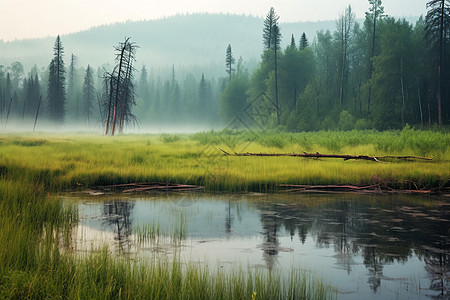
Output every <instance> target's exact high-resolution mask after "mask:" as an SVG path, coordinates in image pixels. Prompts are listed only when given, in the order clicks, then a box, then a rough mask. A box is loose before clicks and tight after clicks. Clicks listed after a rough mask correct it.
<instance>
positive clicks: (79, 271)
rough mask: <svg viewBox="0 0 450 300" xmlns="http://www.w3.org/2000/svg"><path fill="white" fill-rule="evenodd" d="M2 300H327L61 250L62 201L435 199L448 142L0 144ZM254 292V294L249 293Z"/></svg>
mask: <svg viewBox="0 0 450 300" xmlns="http://www.w3.org/2000/svg"><path fill="white" fill-rule="evenodd" d="M0 145H1V147H0V199H1V200H0V227H1V228H2V230H1V231H0V244H1V245H2V246H1V247H0V261H2V264H0V298H2V299H19V298H20V299H34V298H57V299H59V298H70V299H72V298H83V299H84V298H90V299H96V298H103V299H112V298H114V299H130V298H133V299H143V298H145V299H298V298H308V299H309V298H313V299H324V298H329V297H333V296H334V295H335V294H334V290H333V289H332V288H330V287H328V286H326V285H325V284H324V283H322V281H321V280H320V279H317V278H314V277H313V276H311V275H309V274H306V273H305V272H303V271H300V270H293V271H292V272H291V274H280V273H277V272H272V273H267V272H262V271H261V272H260V271H258V270H241V269H237V270H234V271H232V272H227V273H223V272H220V270H219V271H217V272H214V271H211V270H208V269H206V268H203V267H201V266H198V265H191V264H189V263H186V262H182V261H180V260H178V259H174V260H173V261H160V260H154V261H150V262H148V261H147V262H143V261H139V259H131V260H130V259H126V258H120V257H116V256H113V255H111V254H110V252H109V251H108V249H107V248H104V249H98V250H97V251H93V252H90V253H85V254H84V255H80V254H75V253H72V252H71V251H70V238H71V236H72V235H71V230H72V228H73V226H74V224H76V223H77V218H78V216H77V211H76V209H75V208H74V207H72V206H71V205H70V204H65V203H63V202H62V200H61V199H60V198H59V197H58V196H57V195H58V193H59V192H62V191H73V190H84V189H88V188H91V187H95V186H99V185H109V184H118V183H129V182H174V183H189V184H198V185H204V186H205V189H206V191H208V192H218V191H224V192H249V191H258V192H265V191H273V190H276V189H277V186H278V184H281V183H290V184H359V185H364V184H373V183H382V184H384V185H386V186H389V187H392V188H424V189H425V188H426V189H436V190H438V191H445V190H446V189H447V188H448V183H449V177H450V168H449V167H450V164H449V160H450V137H449V135H448V134H446V133H441V132H431V131H430V132H424V131H414V130H412V129H409V128H406V129H404V130H402V131H397V132H383V133H379V132H373V131H369V132H356V131H354V132H318V133H302V134H292V133H283V132H269V133H261V132H259V133H257V132H250V131H243V132H204V133H197V134H193V135H174V134H161V135H123V136H117V137H106V136H100V135H94V134H83V133H74V134H69V135H67V134H66V135H60V134H56V133H55V134H47V133H21V134H16V133H9V134H6V133H4V134H1V135H0ZM219 148H222V149H224V150H227V151H229V152H246V151H249V152H274V153H286V152H298V153H301V152H302V151H306V152H320V153H335V154H336V153H343V154H365V155H419V156H432V157H434V159H433V161H432V162H425V161H388V162H386V163H377V162H370V161H343V160H337V159H329V160H314V159H303V158H293V157H233V156H224V155H223V153H222V152H221V151H220V150H219ZM255 292H256V294H255Z"/></svg>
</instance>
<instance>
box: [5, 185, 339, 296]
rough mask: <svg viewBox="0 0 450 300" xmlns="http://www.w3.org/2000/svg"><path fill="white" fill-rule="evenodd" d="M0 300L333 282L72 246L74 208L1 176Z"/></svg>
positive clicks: (302, 287)
mask: <svg viewBox="0 0 450 300" xmlns="http://www.w3.org/2000/svg"><path fill="white" fill-rule="evenodd" d="M0 199H1V202H0V226H1V228H2V230H1V231H0V243H1V245H2V247H0V260H1V261H2V264H0V298H1V299H44V298H45V299H47V298H50V299H251V297H252V294H254V292H256V293H257V297H256V299H298V298H299V297H302V298H304V299H326V298H330V297H333V296H334V295H335V292H334V290H333V289H332V288H330V287H328V286H326V285H324V284H323V283H322V282H321V280H320V279H316V278H314V277H312V276H311V275H310V274H307V273H305V272H303V271H300V270H293V271H292V274H288V275H284V274H281V273H279V272H278V273H277V272H268V271H261V270H241V269H236V270H233V271H231V272H223V271H221V270H215V271H211V270H209V269H208V267H207V266H205V267H200V266H198V265H194V264H190V263H186V262H182V261H181V260H180V259H178V258H174V259H173V260H170V261H169V260H164V259H156V258H155V259H150V260H143V259H127V258H121V257H116V256H112V255H111V254H110V252H109V251H108V249H107V248H104V249H102V250H101V251H98V252H91V253H88V254H84V255H83V254H82V255H78V254H74V253H71V252H70V248H69V249H68V248H67V247H68V246H70V243H67V244H66V243H65V237H66V236H70V231H71V228H72V226H73V225H74V224H75V223H76V222H77V220H76V212H75V211H74V210H73V209H72V208H71V207H70V206H69V207H64V206H63V205H62V200H60V199H58V198H53V197H49V196H48V194H47V195H46V193H45V192H44V189H43V185H42V184H38V185H36V184H34V183H32V182H23V181H22V182H19V181H18V178H12V179H6V178H5V177H4V176H3V177H2V178H1V180H0Z"/></svg>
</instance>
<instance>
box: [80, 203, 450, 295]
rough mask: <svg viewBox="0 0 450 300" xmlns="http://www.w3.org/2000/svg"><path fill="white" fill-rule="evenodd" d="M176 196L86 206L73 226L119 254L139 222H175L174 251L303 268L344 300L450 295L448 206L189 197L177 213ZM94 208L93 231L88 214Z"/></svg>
mask: <svg viewBox="0 0 450 300" xmlns="http://www.w3.org/2000/svg"><path fill="white" fill-rule="evenodd" d="M174 197H175V198H176V197H177V196H175V195H172V196H161V197H157V198H153V199H133V200H126V201H121V200H119V199H115V200H108V201H104V202H102V203H98V204H93V205H86V204H83V205H84V206H83V209H85V210H86V211H87V213H86V214H85V215H88V216H89V215H90V216H92V217H87V218H86V219H85V220H84V221H82V222H81V223H80V226H85V227H89V228H92V229H93V230H94V229H95V230H99V227H101V226H103V227H104V228H103V229H101V230H107V231H111V232H113V233H114V240H115V241H114V243H115V245H116V246H117V247H118V249H119V250H120V251H121V252H122V253H123V252H133V251H136V247H137V248H139V245H136V243H135V241H136V239H134V238H132V237H133V235H135V234H136V228H139V226H141V225H142V224H158V225H159V226H160V227H161V232H166V234H169V235H170V232H171V230H170V228H174V227H179V226H182V227H183V228H181V229H180V230H181V231H183V235H181V236H180V238H181V239H183V240H184V243H183V245H184V246H185V247H181V249H180V251H186V252H188V251H190V254H188V255H186V257H189V258H191V259H195V258H198V259H199V260H201V259H205V257H206V256H214V257H213V258H212V260H218V261H220V264H223V263H224V262H229V261H232V260H235V261H240V262H243V261H244V262H247V263H248V264H249V265H250V266H259V265H260V264H261V263H262V264H264V265H265V267H266V268H268V269H273V268H281V269H283V268H284V269H286V270H289V269H290V268H291V267H292V266H293V265H294V266H295V265H302V266H303V267H305V266H306V267H307V268H309V269H311V270H313V271H316V272H318V273H320V274H321V275H323V277H324V279H325V280H328V281H329V282H330V283H331V284H333V285H335V286H338V287H339V289H340V292H341V296H342V298H354V299H358V298H361V297H363V296H370V295H377V296H379V297H383V298H392V297H394V296H395V295H397V296H398V295H403V296H405V295H406V297H408V298H413V299H414V298H423V297H428V298H438V299H439V298H446V297H447V298H448V297H450V292H449V290H450V283H449V277H450V266H449V252H450V251H449V249H450V236H449V235H450V203H449V202H448V201H445V200H439V199H426V198H425V199H424V198H417V197H414V198H406V197H398V196H396V197H394V196H383V197H380V196H361V195H339V196H338V195H333V196H331V195H325V196H314V195H313V196H307V195H295V196H293V195H290V196H289V195H265V196H248V195H247V196H235V195H234V196H230V195H220V196H214V195H213V196H201V197H200V198H199V197H198V195H196V196H188V197H197V198H196V199H195V201H192V203H194V204H193V205H191V206H188V207H186V206H183V207H180V206H177V205H176V203H178V202H177V201H176V199H175V200H174V199H173V198H174ZM182 197H186V196H185V195H184V196H182ZM168 200H171V201H168ZM98 207H101V210H102V218H100V219H101V220H102V221H101V222H100V224H102V225H100V226H99V225H98V224H97V223H96V222H95V220H96V216H97V214H95V213H93V211H95V210H96V209H97V208H98ZM80 215H83V213H82V212H81V213H80ZM180 219H181V220H182V222H180V221H179V220H180ZM174 224H179V225H174ZM164 228H166V230H164ZM178 245H180V244H178ZM141 252H142V249H141ZM141 252H140V253H141ZM365 289H367V291H366V290H365ZM340 298H341V297H340ZM401 298H402V297H401Z"/></svg>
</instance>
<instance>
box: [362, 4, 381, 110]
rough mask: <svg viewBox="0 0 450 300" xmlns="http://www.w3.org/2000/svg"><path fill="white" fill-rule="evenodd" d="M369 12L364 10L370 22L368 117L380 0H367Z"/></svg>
mask: <svg viewBox="0 0 450 300" xmlns="http://www.w3.org/2000/svg"><path fill="white" fill-rule="evenodd" d="M369 4H370V7H369V12H366V19H368V20H370V21H371V22H372V43H371V50H370V61H369V92H368V96H367V115H366V117H369V113H370V97H371V93H372V83H371V79H372V73H373V63H372V59H373V57H374V56H375V41H376V33H377V22H378V20H379V19H380V18H381V17H382V16H383V13H384V7H383V6H382V5H381V4H382V3H381V0H369Z"/></svg>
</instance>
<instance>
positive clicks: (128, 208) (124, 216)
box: [102, 199, 135, 253]
mask: <svg viewBox="0 0 450 300" xmlns="http://www.w3.org/2000/svg"><path fill="white" fill-rule="evenodd" d="M134 205H135V203H134V202H132V201H122V200H119V199H115V200H113V201H106V202H104V203H103V216H102V219H103V222H104V224H103V226H106V227H110V228H111V229H112V230H113V232H114V240H115V241H117V244H116V245H117V247H118V250H119V251H120V252H122V253H124V252H129V251H130V250H131V247H132V245H131V241H130V236H131V234H132V227H131V224H132V218H131V215H132V210H133V208H134Z"/></svg>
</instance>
